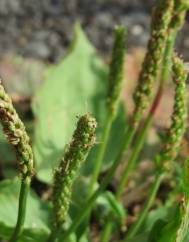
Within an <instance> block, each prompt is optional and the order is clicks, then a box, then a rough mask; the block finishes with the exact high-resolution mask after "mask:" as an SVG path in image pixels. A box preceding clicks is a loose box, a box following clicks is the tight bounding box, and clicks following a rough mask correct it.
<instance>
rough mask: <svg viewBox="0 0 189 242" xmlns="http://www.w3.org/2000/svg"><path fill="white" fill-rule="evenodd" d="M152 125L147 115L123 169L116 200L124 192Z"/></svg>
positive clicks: (150, 118)
mask: <svg viewBox="0 0 189 242" xmlns="http://www.w3.org/2000/svg"><path fill="white" fill-rule="evenodd" d="M151 123H152V116H151V115H149V116H148V117H147V119H146V122H145V123H144V126H143V127H142V130H141V132H140V133H139V135H138V137H137V142H136V144H135V146H134V150H133V153H132V155H131V157H130V159H129V161H128V163H127V166H126V167H125V169H124V170H123V173H122V176H121V179H120V182H119V185H118V188H117V191H116V198H117V199H119V198H120V196H121V194H122V193H123V191H124V190H125V185H126V183H127V181H128V177H129V175H130V172H131V171H132V170H133V168H134V166H135V163H136V160H137V158H138V155H139V153H140V151H141V149H142V147H143V144H144V140H145V137H146V133H147V131H148V129H149V127H150V126H151Z"/></svg>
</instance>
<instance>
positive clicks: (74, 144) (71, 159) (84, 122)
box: [48, 114, 97, 242]
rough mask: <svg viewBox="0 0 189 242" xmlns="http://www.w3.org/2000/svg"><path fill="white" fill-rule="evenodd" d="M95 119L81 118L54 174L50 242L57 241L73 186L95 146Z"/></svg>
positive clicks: (87, 115) (85, 116) (84, 116)
mask: <svg viewBox="0 0 189 242" xmlns="http://www.w3.org/2000/svg"><path fill="white" fill-rule="evenodd" d="M96 127H97V124H96V121H95V119H94V118H93V117H92V116H91V115H89V114H86V115H83V116H81V117H80V118H79V120H78V123H77V128H76V130H75V132H74V134H73V137H72V141H71V143H70V144H69V146H68V147H67V148H66V150H65V154H64V156H63V158H62V160H61V162H60V164H59V166H58V168H57V169H56V170H55V173H54V183H53V194H52V202H53V217H52V233H51V235H50V237H49V240H48V241H49V242H50V241H55V240H56V238H57V233H58V232H59V231H60V229H61V227H62V225H63V222H64V221H65V218H66V216H67V213H68V209H69V204H70V199H71V193H72V185H73V182H74V179H75V177H76V174H77V173H78V171H79V168H80V166H81V164H82V163H83V162H84V161H85V159H86V156H87V154H88V153H89V151H90V149H91V147H92V146H93V145H94V144H95V130H96Z"/></svg>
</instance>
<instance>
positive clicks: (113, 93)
mask: <svg viewBox="0 0 189 242" xmlns="http://www.w3.org/2000/svg"><path fill="white" fill-rule="evenodd" d="M114 36H115V37H114V46H113V50H112V60H111V64H110V73H109V86H108V98H107V102H108V109H109V110H110V111H111V112H116V109H117V103H118V99H119V95H120V91H121V83H122V80H123V71H124V56H125V40H126V30H125V28H124V27H123V26H118V27H116V28H115V32H114Z"/></svg>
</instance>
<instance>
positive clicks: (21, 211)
mask: <svg viewBox="0 0 189 242" xmlns="http://www.w3.org/2000/svg"><path fill="white" fill-rule="evenodd" d="M30 182H31V181H30V179H29V178H27V180H22V182H21V188H20V196H19V207H18V218H17V223H16V227H15V230H14V232H13V235H12V237H11V239H10V242H16V241H18V239H19V236H20V235H21V233H22V231H23V228H24V221H25V215H26V203H27V196H28V193H29V189H30Z"/></svg>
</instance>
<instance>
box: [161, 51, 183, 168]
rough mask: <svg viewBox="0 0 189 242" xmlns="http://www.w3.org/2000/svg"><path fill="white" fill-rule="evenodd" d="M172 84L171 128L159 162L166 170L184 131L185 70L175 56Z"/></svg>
mask: <svg viewBox="0 0 189 242" xmlns="http://www.w3.org/2000/svg"><path fill="white" fill-rule="evenodd" d="M172 69H173V82H174V84H175V98H174V108H173V114H172V122H171V127H170V129H169V130H168V133H167V135H166V138H165V142H164V146H163V149H162V151H161V160H162V161H163V163H164V164H163V165H164V167H165V168H166V169H169V168H170V165H171V164H170V161H172V160H174V159H175V157H176V156H177V154H178V151H179V147H180V143H181V140H182V137H183V134H184V131H185V122H186V116H187V104H186V79H187V74H188V72H187V69H186V66H185V64H184V63H183V62H182V60H181V59H180V58H178V57H177V56H176V55H175V56H174V57H173V67H172Z"/></svg>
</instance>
